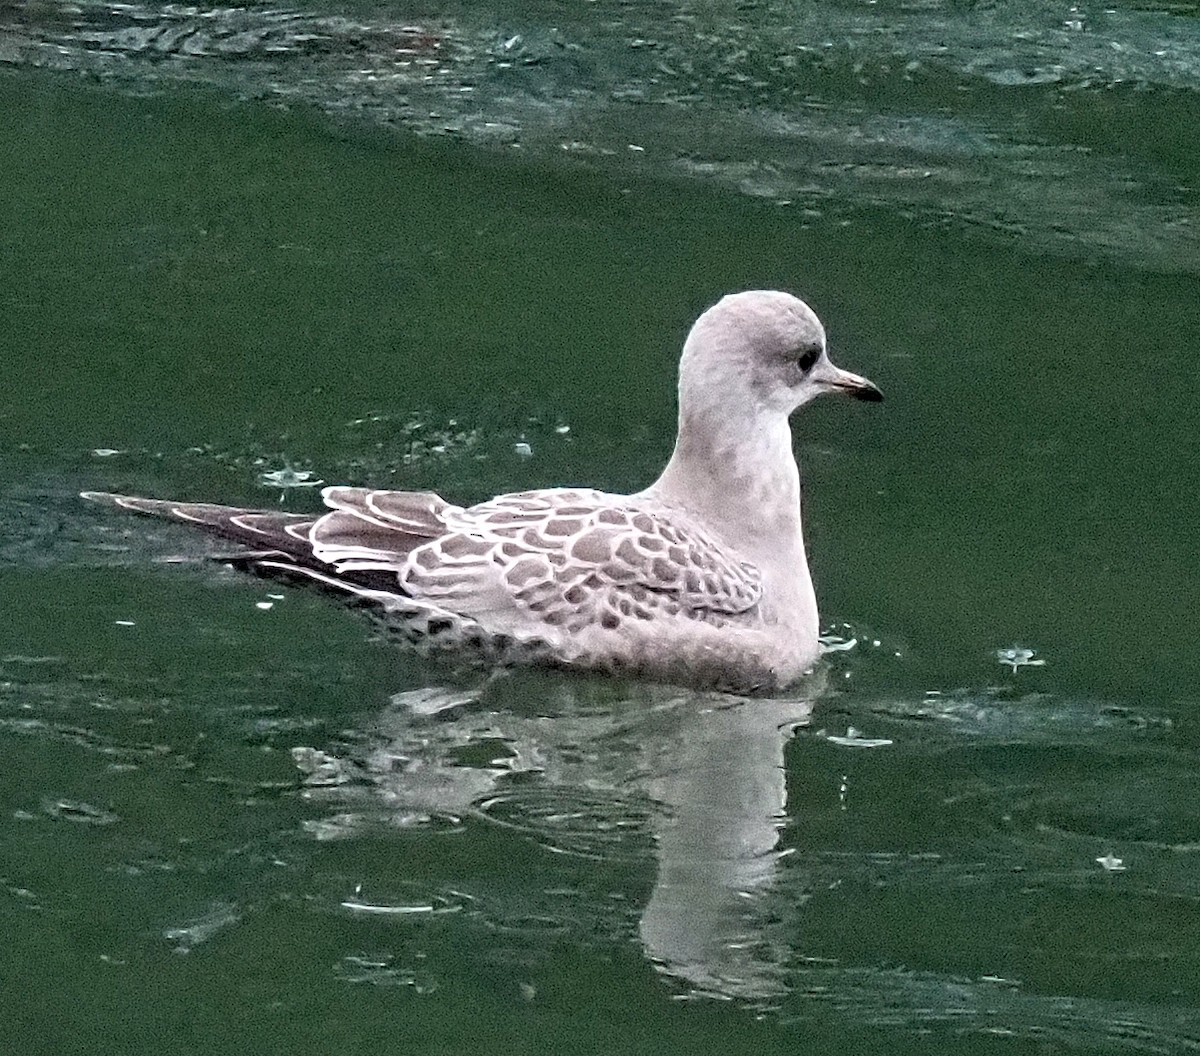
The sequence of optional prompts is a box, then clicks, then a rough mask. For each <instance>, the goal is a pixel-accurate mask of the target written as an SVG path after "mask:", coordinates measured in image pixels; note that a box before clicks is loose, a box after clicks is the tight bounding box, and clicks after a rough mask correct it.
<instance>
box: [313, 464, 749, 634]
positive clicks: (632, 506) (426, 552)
mask: <svg viewBox="0 0 1200 1056" xmlns="http://www.w3.org/2000/svg"><path fill="white" fill-rule="evenodd" d="M324 495H325V501H326V502H327V503H328V504H329V505H330V506H331V507H333V509H332V510H331V512H330V513H327V514H325V515H324V516H323V517H322V518H320V519H319V520H318V521H316V523H315V524H314V525H313V526H312V529H311V531H310V538H311V541H312V550H313V554H314V556H315V557H316V558H317V559H318V560H319V561H321V562H323V563H328V564H330V565H332V566H333V567H334V568H335V569H336V570H337V571H338V572H346V573H378V572H382V571H388V572H394V573H395V574H396V576H397V580H398V581H397V587H398V589H400V590H401V591H402V592H403V593H405V594H408V595H409V596H411V597H413V598H420V599H424V600H427V601H429V602H431V603H433V604H436V605H438V606H440V607H442V608H445V609H450V610H453V611H455V612H462V613H465V614H468V615H472V616H476V617H480V618H486V617H487V616H489V615H491V616H493V617H499V618H501V619H503V618H504V617H505V616H507V617H508V618H509V619H512V620H516V621H519V623H520V624H521V625H525V626H528V625H529V623H530V622H532V623H537V622H543V623H546V624H549V625H552V626H554V625H557V626H562V627H565V628H566V629H577V628H579V627H582V626H584V625H586V624H589V623H593V622H596V623H600V624H601V625H602V626H606V627H615V626H616V625H617V624H618V623H619V622H620V620H621V619H622V618H633V619H638V618H641V619H649V618H651V617H652V616H654V615H656V614H666V615H684V616H688V617H692V618H696V619H704V620H709V621H710V622H712V621H714V620H715V621H717V622H721V621H722V620H723V619H728V618H732V617H736V616H738V615H740V614H743V613H747V612H748V611H750V610H752V609H753V608H754V606H755V605H756V604H757V603H758V601H759V599H760V597H761V596H762V579H761V576H760V574H759V572H758V569H757V568H756V567H755V566H754V565H752V564H750V563H749V562H747V561H744V560H742V559H741V558H740V557H739V556H738V555H737V554H736V553H735V552H733V551H732V550H730V549H729V548H728V547H727V546H725V545H724V544H722V543H721V542H720V541H718V540H717V539H716V538H714V537H713V536H712V535H710V534H709V533H707V532H705V531H704V530H703V529H701V528H700V527H699V526H697V525H695V524H694V523H692V522H691V521H690V519H689V518H688V517H687V516H686V514H684V513H683V512H682V511H680V510H676V509H674V508H672V507H668V506H665V505H663V504H661V503H658V502H652V501H650V500H648V499H645V498H639V497H636V496H620V495H608V494H605V493H603V492H598V491H591V490H583V489H568V488H559V489H548V490H542V491H527V492H518V493H515V494H511V495H502V496H500V497H498V498H495V499H492V500H490V501H488V502H484V503H480V504H479V505H477V506H472V507H469V508H466V509H464V508H462V507H458V506H452V505H450V504H448V503H445V502H444V501H442V500H441V499H439V498H438V497H437V496H436V495H432V494H431V493H412V492H392V491H369V490H366V489H362V488H330V489H326V491H325V493H324Z"/></svg>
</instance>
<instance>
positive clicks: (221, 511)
mask: <svg viewBox="0 0 1200 1056" xmlns="http://www.w3.org/2000/svg"><path fill="white" fill-rule="evenodd" d="M80 497H81V498H84V499H87V500H88V501H89V502H98V503H102V504H104V505H106V506H115V507H118V508H119V509H123V510H132V511H134V512H135V513H142V514H146V515H148V516H150V517H161V518H163V519H164V520H168V521H175V522H177V523H180V524H187V525H190V526H193V527H198V528H200V529H202V530H203V531H204V532H206V533H207V534H209V535H212V536H215V537H216V538H218V539H225V540H228V541H230V542H234V543H238V544H240V545H242V546H246V547H249V548H250V549H249V550H246V551H244V552H241V553H221V554H215V555H213V556H214V559H215V560H217V561H220V562H222V563H223V564H227V565H232V566H233V567H234V568H238V569H240V570H242V571H244V572H250V573H253V574H254V575H259V576H263V577H265V578H268V579H278V580H284V581H291V582H295V581H296V579H297V577H298V576H299V577H300V578H301V579H302V580H305V579H306V580H307V581H309V582H313V581H317V582H320V583H321V584H322V585H324V586H325V587H327V588H328V589H330V590H340V591H341V592H343V593H344V594H351V595H356V596H359V597H367V596H369V595H372V594H380V595H382V594H385V593H389V592H390V593H392V594H395V593H397V590H398V586H399V582H398V580H397V577H396V573H395V572H394V571H387V570H362V571H360V570H355V571H347V572H339V571H338V570H337V569H336V568H334V567H333V566H332V565H331V564H330V563H329V562H327V561H324V560H321V558H319V557H317V556H316V555H315V554H314V553H313V545H312V541H311V538H310V532H311V530H312V526H313V525H314V524H315V523H316V521H317V519H318V518H317V517H314V516H312V515H310V514H303V513H280V512H276V511H274V510H254V509H248V508H245V507H241V506H222V505H220V504H218V503H213V502H172V501H171V500H169V499H143V498H141V497H139V496H136V495H115V494H113V493H111V492H106V491H84V492H80ZM363 592H365V594H364V593H363Z"/></svg>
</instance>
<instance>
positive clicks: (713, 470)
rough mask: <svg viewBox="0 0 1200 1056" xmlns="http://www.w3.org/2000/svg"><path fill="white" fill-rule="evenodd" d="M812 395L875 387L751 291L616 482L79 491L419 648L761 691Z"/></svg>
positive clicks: (683, 367) (798, 544)
mask: <svg viewBox="0 0 1200 1056" xmlns="http://www.w3.org/2000/svg"><path fill="white" fill-rule="evenodd" d="M825 392H842V393H846V394H848V395H850V396H853V397H856V398H857V399H860V400H872V401H878V400H882V399H883V394H882V393H881V392H880V391H879V389H878V388H876V386H875V385H874V384H873V383H871V382H870V381H868V380H867V379H866V378H863V377H860V376H859V375H857V374H851V373H850V372H849V371H845V370H841V369H839V368H838V367H836V366H834V365H833V363H832V362H831V361H830V359H829V355H828V351H827V348H826V338H825V328H824V327H823V326H822V325H821V321H820V320H819V319H818V318H817V316H816V314H815V313H814V312H813V310H812V309H811V308H809V306H808V305H807V304H805V303H804V302H803V301H801V300H800V299H799V298H797V297H794V296H792V295H790V294H788V293H782V292H779V291H766V290H753V291H747V292H743V293H735V294H730V295H729V296H726V297H724V298H722V299H721V300H720V301H719V302H717V304H715V305H713V306H712V307H711V308H709V309H708V310H707V311H705V312H704V313H703V314H702V315H701V316H700V317H699V319H697V320H696V322H695V324H694V325H693V326H692V329H691V331H690V332H689V334H688V336H687V339H686V341H685V342H684V346H683V355H682V357H681V360H680V365H679V424H678V435H677V438H676V441H675V449H674V452H673V453H672V455H671V458H670V460H669V461H668V463H667V466H666V468H665V469H664V470H663V471H662V474H661V475H660V476H659V478H658V479H657V480H656V481H655V482H654V483H653V484H651V485H650V486H649V487H648V488H646V489H645V490H644V491H639V492H635V493H634V494H632V495H616V494H610V493H607V492H602V491H594V490H591V489H585V488H573V487H567V488H546V489H539V490H535V491H522V492H515V493H512V494H508V495H500V496H497V497H496V498H494V499H490V500H488V501H486V502H482V503H479V504H478V505H475V506H469V507H465V508H464V507H462V506H456V505H454V504H452V503H449V502H447V501H446V500H445V499H443V498H442V497H441V496H440V495H437V494H435V493H434V492H430V491H416V492H414V491H383V490H374V489H371V488H364V487H327V488H325V489H324V490H323V491H322V493H321V495H322V498H323V500H324V504H325V507H326V510H325V512H323V513H321V514H319V515H312V514H301V513H283V512H277V511H267V510H255V509H244V508H240V507H231V506H221V505H216V504H212V503H201V502H172V501H170V500H162V499H146V498H138V497H135V496H130V495H113V494H108V493H103V492H83V493H82V494H83V497H84V498H85V499H90V500H95V501H98V502H103V503H108V504H111V505H114V506H119V507H122V508H124V509H128V510H134V511H137V512H139V513H145V514H151V515H154V516H158V517H165V518H167V519H169V520H174V521H180V522H184V523H186V524H190V525H194V526H195V527H197V528H200V529H202V530H204V531H205V532H208V533H210V534H212V535H216V536H219V537H221V538H223V539H226V540H231V541H233V542H235V543H239V544H243V545H244V546H246V547H248V548H249V549H247V550H245V551H243V552H239V553H236V554H233V555H224V556H222V557H221V560H223V561H226V562H228V563H230V564H233V565H235V566H237V567H240V568H242V569H245V570H247V571H251V572H255V573H257V574H259V575H264V576H267V577H270V578H277V579H285V580H291V581H299V582H303V583H308V584H311V585H315V586H318V587H321V588H324V589H326V590H328V591H332V592H334V593H335V594H338V595H340V596H341V597H343V598H345V599H347V600H352V601H355V602H358V603H360V604H362V605H365V606H366V607H368V608H369V609H371V610H372V611H373V612H374V613H375V614H376V615H378V616H379V617H381V618H382V620H383V622H384V624H385V626H387V627H388V628H389V629H390V630H391V631H393V632H394V633H395V634H396V635H397V636H398V637H400V638H402V639H403V640H405V641H406V642H408V643H409V644H411V645H413V646H416V647H417V648H418V649H420V650H422V651H423V652H425V653H428V654H435V655H441V656H445V657H448V658H453V659H456V660H463V661H470V662H479V663H482V664H486V665H498V666H505V665H512V664H521V663H531V664H541V665H552V666H564V667H571V668H584V669H597V670H602V671H608V672H613V673H620V674H625V675H630V676H634V677H639V678H647V679H652V680H659V681H667V682H673V683H676V684H681V685H690V686H699V687H708V688H713V687H715V688H720V689H724V690H729V691H734V692H745V693H750V692H771V691H775V690H778V689H780V688H782V687H784V686H786V685H787V684H789V683H790V682H793V681H795V680H796V679H797V678H799V677H800V676H801V675H802V674H804V673H805V672H806V671H807V670H808V669H809V668H811V666H812V665H813V663H814V662H815V661H816V660H817V658H818V656H819V652H820V647H819V644H818V641H817V636H818V631H819V627H818V617H817V602H816V596H815V593H814V591H813V584H812V579H811V576H810V574H809V568H808V559H807V556H806V554H805V549H804V536H803V530H802V525H801V517H800V475H799V470H798V468H797V465H796V459H795V456H794V454H793V451H792V432H791V426H790V423H789V417H790V415H791V414H792V412H793V411H795V410H796V409H797V408H798V407H801V406H803V405H804V404H806V403H808V402H809V401H810V400H812V399H814V398H815V397H816V396H819V395H820V394H822V393H825Z"/></svg>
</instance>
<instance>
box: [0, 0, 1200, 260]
mask: <svg viewBox="0 0 1200 1056" xmlns="http://www.w3.org/2000/svg"><path fill="white" fill-rule="evenodd" d="M1194 15H1195V10H1194V9H1193V8H1190V7H1188V6H1187V5H1182V6H1180V5H1163V6H1158V7H1155V6H1153V5H1123V6H1121V7H1106V8H1101V7H1099V6H1097V5H1092V4H1083V3H1079V4H1068V3H1065V2H1063V3H1054V4H1043V3H1035V2H1033V0H1008V2H995V3H961V2H956V0H943V2H923V3H899V2H891V3H877V2H876V0H865V2H860V3H852V2H844V3H836V4H820V5H816V4H812V5H802V6H797V5H794V4H784V3H776V2H760V3H738V4H726V3H721V4H701V3H686V2H676V3H666V2H659V3H654V4H649V5H636V6H635V5H630V4H626V3H621V2H618V0H603V2H599V3H593V4H588V5H587V6H586V10H584V11H578V12H576V11H571V10H565V9H563V8H561V7H560V6H557V5H540V4H537V3H527V4H526V5H524V6H523V7H521V8H519V9H517V10H514V11H512V12H511V13H510V14H508V15H506V16H505V17H504V18H502V19H501V18H496V17H494V16H489V15H488V14H486V13H483V12H479V11H476V10H473V9H470V8H463V9H461V10H459V11H457V12H456V11H454V10H453V9H450V10H447V9H446V8H445V7H438V8H436V9H433V10H425V9H423V8H422V7H420V6H415V7H411V8H406V9H405V15H404V20H403V21H397V19H396V17H395V15H394V14H393V13H391V12H389V11H388V10H387V9H385V8H383V7H381V6H376V5H370V4H360V5H354V6H342V7H339V8H335V9H326V10H312V9H304V10H299V9H289V8H279V7H275V6H270V5H247V6H244V7H220V8H204V7H197V6H184V5H173V4H165V5H161V4H111V3H95V2H84V3H79V4H76V3H71V4H66V3H59V2H53V0H52V2H48V3H42V4H38V5H24V4H15V5H14V4H7V5H2V6H0V62H6V63H8V64H11V65H16V66H36V67H47V68H52V69H59V70H68V71H74V72H78V73H84V74H87V75H89V76H92V77H97V78H100V79H102V80H104V81H107V82H112V83H116V84H119V85H122V86H125V87H128V88H131V89H133V90H135V91H146V90H166V89H168V88H169V87H170V86H171V85H173V84H177V83H180V82H198V83H202V84H209V85H214V86H216V87H218V88H220V89H222V90H224V91H228V92H231V93H233V94H235V95H237V96H238V97H241V98H252V99H262V100H264V101H267V102H275V103H283V104H304V105H308V106H313V107H316V108H318V109H320V110H323V111H325V112H328V113H330V114H333V115H337V116H338V117H339V118H343V119H345V120H347V121H350V122H366V123H369V124H382V125H388V126H391V125H395V126H400V127H404V128H408V129H411V130H414V131H417V132H419V133H422V134H433V135H450V136H456V137H462V138H465V139H467V140H469V141H471V142H473V143H477V144H480V145H485V146H489V147H492V148H495V149H499V150H517V151H520V152H521V153H522V154H523V155H524V156H526V157H534V158H554V157H557V158H562V159H571V160H575V161H577V162H582V163H585V164H588V165H593V166H600V167H602V168H604V169H607V170H609V171H611V172H612V173H613V174H614V175H615V176H616V178H618V179H621V178H629V177H634V176H636V175H637V174H654V175H659V176H672V175H673V176H678V177H682V178H687V179H712V180H715V181H717V182H718V183H720V184H723V185H726V186H729V187H732V188H736V189H738V190H740V191H741V192H743V193H746V194H750V195H754V196H760V197H765V198H768V199H771V200H774V201H776V202H778V203H779V204H780V205H781V206H788V207H792V208H796V209H801V210H808V211H809V215H810V216H811V217H812V218H814V219H815V218H817V217H830V216H833V217H849V216H851V215H852V214H853V210H854V209H856V208H861V207H863V206H872V205H886V206H889V207H891V208H899V209H901V210H904V211H907V212H908V213H909V214H910V215H911V216H912V217H913V218H914V219H915V220H916V221H917V222H920V223H922V224H926V225H949V226H953V227H961V228H964V229H966V230H968V231H972V232H975V233H977V234H979V235H980V236H981V237H987V238H992V239H996V238H999V239H1001V240H1018V241H1020V242H1022V243H1023V244H1025V245H1031V246H1036V247H1040V248H1041V249H1043V250H1045V251H1053V252H1065V253H1068V254H1070V255H1072V256H1076V257H1080V256H1081V257H1084V258H1109V259H1112V258H1116V259H1120V260H1121V261H1123V262H1125V263H1133V264H1137V265H1141V266H1145V267H1151V268H1155V269H1160V270H1165V271H1183V272H1188V273H1195V272H1197V271H1200V241H1198V236H1197V233H1196V229H1195V225H1194V222H1193V215H1192V214H1193V213H1194V210H1195V207H1196V204H1197V196H1198V188H1200V172H1198V170H1197V161H1196V155H1195V151H1194V150H1193V149H1192V146H1191V143H1190V139H1189V137H1188V136H1187V135H1186V133H1185V131H1184V130H1185V129H1186V128H1187V127H1188V126H1189V124H1190V123H1191V122H1194V120H1195V117H1196V114H1197V107H1198V101H1197V91H1198V89H1200V32H1198V31H1197V24H1196V19H1195V17H1194Z"/></svg>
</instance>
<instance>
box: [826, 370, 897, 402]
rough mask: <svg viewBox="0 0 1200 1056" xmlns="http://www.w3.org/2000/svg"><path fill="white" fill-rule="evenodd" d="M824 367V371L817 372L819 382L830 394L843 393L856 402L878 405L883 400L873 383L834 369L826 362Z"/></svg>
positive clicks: (856, 375) (846, 371)
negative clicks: (865, 401) (863, 401)
mask: <svg viewBox="0 0 1200 1056" xmlns="http://www.w3.org/2000/svg"><path fill="white" fill-rule="evenodd" d="M824 367H825V369H824V370H821V371H820V372H819V380H820V382H821V384H822V385H824V386H825V387H826V388H827V389H829V390H830V391H831V392H844V393H845V394H846V395H847V396H853V397H854V398H855V399H856V400H867V401H869V402H871V403H879V402H880V401H881V400H882V399H883V393H882V392H880V391H879V388H878V387H877V386H876V385H875V383H874V382H872V381H868V380H867V379H866V378H864V377H860V376H859V375H858V374H851V373H850V371H848V370H842V369H841V368H840V367H835V366H834V365H833V364H832V363H830V362H829V361H828V360H826V361H825V363H824Z"/></svg>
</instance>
